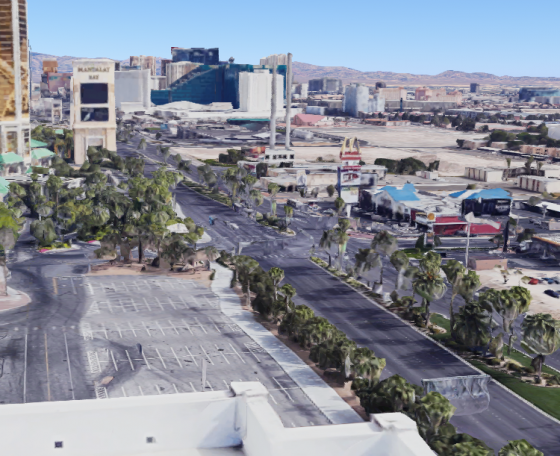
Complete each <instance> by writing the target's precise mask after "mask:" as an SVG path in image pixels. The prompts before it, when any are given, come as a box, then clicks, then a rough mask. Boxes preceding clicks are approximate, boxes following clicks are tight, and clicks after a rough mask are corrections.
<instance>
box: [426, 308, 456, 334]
mask: <svg viewBox="0 0 560 456" xmlns="http://www.w3.org/2000/svg"><path fill="white" fill-rule="evenodd" d="M430 321H431V322H432V323H433V324H434V325H438V326H439V327H440V328H443V329H445V330H446V331H447V333H450V332H451V323H450V321H449V320H448V319H447V318H445V317H444V316H443V315H441V314H438V313H434V314H432V315H431V316H430ZM448 335H449V334H448Z"/></svg>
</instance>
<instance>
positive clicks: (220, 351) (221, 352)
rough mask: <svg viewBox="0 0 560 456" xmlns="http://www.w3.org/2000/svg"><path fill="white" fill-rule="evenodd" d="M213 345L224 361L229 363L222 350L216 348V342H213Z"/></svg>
mask: <svg viewBox="0 0 560 456" xmlns="http://www.w3.org/2000/svg"><path fill="white" fill-rule="evenodd" d="M214 347H216V350H218V353H220V354H221V355H222V356H223V357H224V359H225V360H226V363H228V364H231V363H230V362H229V360H228V359H227V358H226V355H224V351H223V350H220V349H219V348H218V345H216V344H214Z"/></svg>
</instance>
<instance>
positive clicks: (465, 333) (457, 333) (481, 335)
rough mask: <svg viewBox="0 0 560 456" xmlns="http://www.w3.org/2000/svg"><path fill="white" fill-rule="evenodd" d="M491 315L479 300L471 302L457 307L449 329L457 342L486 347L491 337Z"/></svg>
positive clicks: (474, 346) (470, 346)
mask: <svg viewBox="0 0 560 456" xmlns="http://www.w3.org/2000/svg"><path fill="white" fill-rule="evenodd" d="M491 321H492V316H491V315H490V313H489V312H488V308H487V307H486V306H484V305H482V304H481V303H480V302H471V303H469V304H466V305H465V306H463V307H460V308H459V313H458V314H455V322H454V325H453V328H452V329H451V335H452V337H453V338H454V339H455V340H457V341H458V342H459V343H461V344H463V345H465V346H467V347H469V348H471V349H474V348H476V347H486V346H487V345H488V344H489V343H490V340H491V339H492V330H491V327H490V325H491Z"/></svg>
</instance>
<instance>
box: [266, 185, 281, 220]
mask: <svg viewBox="0 0 560 456" xmlns="http://www.w3.org/2000/svg"><path fill="white" fill-rule="evenodd" d="M279 191H280V186H279V185H278V184H275V183H274V182H271V183H270V184H268V193H270V202H271V205H272V215H273V216H274V217H276V199H275V198H276V195H277V194H278V192H279Z"/></svg>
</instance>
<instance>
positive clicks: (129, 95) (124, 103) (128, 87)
mask: <svg viewBox="0 0 560 456" xmlns="http://www.w3.org/2000/svg"><path fill="white" fill-rule="evenodd" d="M151 91H152V76H150V70H131V71H115V106H116V107H117V108H118V109H121V110H123V111H125V112H129V111H140V110H144V109H148V108H150V107H151V106H152V102H151V99H150V97H151Z"/></svg>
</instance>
